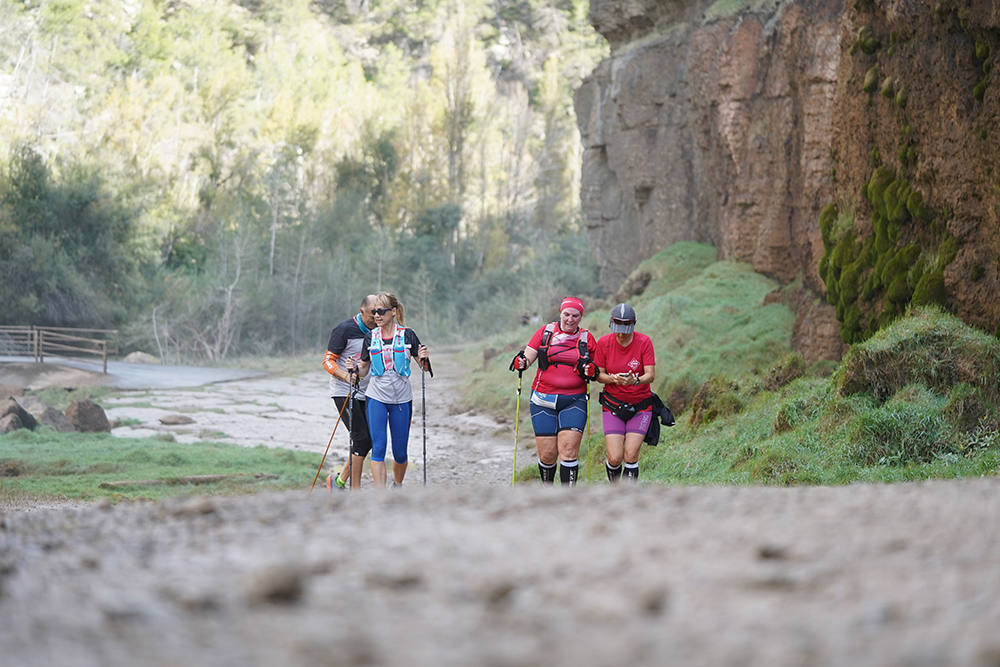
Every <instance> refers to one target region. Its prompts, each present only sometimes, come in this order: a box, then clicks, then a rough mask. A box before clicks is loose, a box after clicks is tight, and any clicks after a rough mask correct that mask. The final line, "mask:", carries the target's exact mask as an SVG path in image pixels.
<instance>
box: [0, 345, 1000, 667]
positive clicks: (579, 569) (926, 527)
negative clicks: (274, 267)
mask: <svg viewBox="0 0 1000 667" xmlns="http://www.w3.org/2000/svg"><path fill="white" fill-rule="evenodd" d="M436 366H437V364H436ZM436 370H438V371H439V372H438V377H437V378H435V379H434V380H432V381H429V382H428V414H429V419H428V469H429V470H428V472H429V474H428V481H429V484H428V486H427V487H423V486H421V485H420V484H419V481H418V480H419V479H420V472H421V471H420V469H419V468H417V467H415V468H414V469H411V471H410V474H409V476H408V482H407V485H406V486H404V487H403V488H402V489H399V490H390V491H383V492H381V493H380V492H377V491H376V490H374V489H372V488H371V487H370V485H368V486H367V487H366V488H365V489H363V490H362V491H360V492H355V493H337V494H334V495H332V496H331V495H328V494H326V493H325V492H314V493H312V494H310V493H307V492H305V491H294V492H286V493H280V494H261V495H256V496H250V497H239V498H191V499H185V500H175V501H167V502H162V503H138V502H137V503H122V504H118V505H111V504H107V503H104V504H90V505H86V506H82V507H80V506H74V507H70V508H62V509H50V508H35V509H33V510H31V511H27V510H26V509H24V508H21V509H10V508H7V509H2V508H0V619H3V621H2V622H0V664H2V665H4V666H5V667H6V665H11V666H17V667H35V666H38V667H52V666H53V665H60V666H63V665H65V666H70V667H73V666H77V665H79V666H87V667H90V666H94V667H97V666H101V667H105V666H112V667H116V666H118V665H121V666H125V665H129V666H131V665H135V664H141V665H153V666H160V665H162V666H164V667H166V666H168V665H170V666H173V665H181V664H192V665H226V666H228V665H232V666H233V667H248V666H256V665H260V666H265V665H268V666H269V665H286V666H298V665H303V666H305V665H435V666H436V667H437V666H440V667H449V666H452V665H454V666H456V667H458V666H460V665H461V666H465V665H490V666H493V665H495V666H513V665H546V666H553V665H555V666H562V665H566V666H567V667H569V666H571V665H572V666H577V665H608V666H612V665H629V666H631V665H664V664H676V665H733V666H745V665H761V666H764V665H767V666H768V667H772V666H775V665H778V666H783V665H789V666H790V665H845V666H848V665H850V666H852V667H854V666H856V665H861V666H865V665H907V666H909V665H975V666H983V667H997V666H1000V632H998V630H997V628H1000V604H998V603H997V599H998V598H1000V480H998V479H997V478H988V479H974V480H961V481H935V482H927V483H920V484H897V485H851V486H846V487H835V488H829V487H802V488H789V489H785V488H757V487H693V488H672V487H664V486H659V485H653V484H642V485H640V486H638V487H628V486H619V487H616V488H613V489H612V488H609V487H607V486H606V485H596V484H595V485H591V486H581V487H577V488H576V489H571V490H564V489H561V488H559V487H556V488H547V489H543V488H539V487H538V486H536V485H534V484H530V485H521V486H518V487H516V488H513V489H512V488H510V487H509V485H508V481H509V474H510V468H509V466H510V459H509V455H510V445H511V441H510V434H509V432H507V430H506V429H504V428H500V427H499V426H498V425H497V424H495V423H493V422H492V421H491V420H483V419H482V418H477V417H475V416H474V415H452V414H449V413H448V405H449V396H453V395H454V394H453V393H449V392H454V390H455V389H454V388H455V384H454V381H455V378H456V377H457V375H458V373H460V372H461V371H460V369H459V368H457V367H452V366H449V364H447V363H443V362H442V363H441V367H440V369H438V368H436ZM258 381H259V380H257V379H255V380H247V381H244V382H242V383H240V387H239V388H238V389H239V390H238V391H236V392H235V393H234V394H233V396H237V397H238V396H240V395H244V396H245V395H246V394H247V393H248V392H247V391H246V390H247V388H248V387H250V388H254V389H255V390H254V391H253V392H249V393H260V392H261V391H263V386H262V385H260V386H258V385H254V384H252V383H254V382H258ZM287 382H289V383H291V384H289V385H287V386H286V387H285V388H284V389H281V390H280V391H275V396H279V395H284V394H287V395H288V398H289V400H290V401H291V402H290V404H289V405H288V406H287V409H286V408H285V407H283V406H284V404H283V403H281V401H280V400H278V399H277V398H276V399H275V400H274V402H275V403H277V404H278V408H277V409H276V410H275V413H276V414H282V413H289V414H291V413H294V414H302V415H311V414H312V410H311V409H302V402H303V401H306V400H313V399H312V398H303V396H311V393H310V392H312V393H316V392H314V391H313V389H309V391H308V392H307V391H306V389H307V387H308V388H312V387H313V385H314V381H313V380H312V379H308V378H307V379H293V380H287ZM299 382H304V383H305V385H304V386H300V385H298V384H297V383H299ZM220 387H222V385H217V386H215V387H213V388H211V389H210V390H206V391H208V392H209V394H211V395H214V396H216V397H226V399H225V400H230V399H231V398H232V397H231V396H230V395H229V391H228V389H227V390H226V391H224V392H221V393H219V389H220ZM417 387H419V385H417ZM432 387H433V390H432ZM432 391H433V392H438V393H436V394H433V393H432ZM417 392H418V396H419V388H418V389H417ZM318 393H319V395H320V398H319V399H317V400H319V401H321V402H326V403H328V402H329V399H326V398H325V395H324V394H323V392H318ZM209 394H204V395H202V394H193V395H190V396H184V397H183V401H190V402H191V403H190V404H191V405H203V402H204V401H206V400H208V395H209ZM167 395H168V394H159V396H160V397H163V398H165V397H166V396H167ZM432 396H433V398H432ZM177 400H178V401H181V400H182V399H181V398H178V399H177ZM219 400H222V398H219ZM232 400H234V401H235V399H232ZM262 400H263V399H262ZM418 400H419V399H418ZM432 401H433V402H432ZM235 402H236V403H240V401H235ZM242 403H243V404H246V403H247V401H245V400H244V401H242ZM432 406H437V407H434V408H432ZM119 409H121V410H123V411H125V410H129V409H133V408H128V407H125V406H123V407H121V408H112V410H119ZM135 409H138V408H135ZM418 409H419V408H418ZM438 410H439V411H440V412H434V411H438ZM251 412H252V411H251ZM190 414H192V415H193V416H194V417H195V419H196V420H199V422H200V420H201V419H203V418H204V416H205V415H207V414H218V413H210V412H209V411H205V410H203V411H200V412H199V411H192V412H191V413H190ZM431 415H433V419H431ZM522 417H523V415H522ZM275 421H276V422H277V421H280V420H277V419H275ZM296 422H297V423H299V424H300V426H301V427H302V428H303V429H304V428H305V427H306V426H307V425H310V424H311V423H312V422H311V420H309V419H305V418H300V419H297V420H291V421H289V422H288V423H289V424H292V423H296ZM264 423H267V422H259V423H256V425H255V426H254V427H253V429H252V430H254V437H253V438H250V439H249V440H247V441H246V442H244V441H243V440H241V436H240V434H239V433H236V432H234V433H232V434H231V437H232V438H233V441H236V442H243V444H254V443H255V442H256V441H262V440H263V441H267V439H266V438H265V437H264V436H265V431H263V430H261V429H262V428H263V427H262V426H261V424H264ZM286 425H287V424H286ZM522 426H526V423H525V424H522ZM310 427H311V426H310ZM198 428H221V427H216V426H214V425H211V424H210V425H207V426H206V425H204V424H201V423H199V424H198ZM507 428H509V426H508V427H507ZM325 429H326V426H325V425H324V426H323V430H324V431H325ZM523 430H525V429H524V428H522V431H523ZM528 430H530V428H529V429H528ZM285 431H288V429H285ZM181 435H183V434H181ZM326 437H328V433H324V434H323V435H322V438H321V439H319V440H317V439H316V438H315V437H314V436H313V435H312V434H310V435H308V436H301V437H299V439H295V440H288V439H286V438H285V437H284V436H282V438H280V439H279V438H277V437H276V438H275V439H274V440H275V442H274V444H278V443H279V442H281V443H284V444H286V445H289V444H290V445H291V446H297V447H300V448H303V449H308V450H309V451H317V452H321V451H322V448H323V446H325V442H326ZM420 440H421V429H420V425H419V422H418V421H417V420H415V424H414V439H413V440H411V443H412V442H417V443H419V442H420ZM414 452H415V450H414V449H413V447H412V445H411V456H413V455H414ZM521 456H524V459H523V462H524V463H527V462H528V461H529V460H530V456H529V453H528V452H525V451H522V453H521V454H520V455H519V459H518V461H519V462H522V458H521ZM414 458H417V457H415V456H414ZM448 461H458V462H459V465H455V466H449V465H446V462H448ZM0 483H2V482H0Z"/></svg>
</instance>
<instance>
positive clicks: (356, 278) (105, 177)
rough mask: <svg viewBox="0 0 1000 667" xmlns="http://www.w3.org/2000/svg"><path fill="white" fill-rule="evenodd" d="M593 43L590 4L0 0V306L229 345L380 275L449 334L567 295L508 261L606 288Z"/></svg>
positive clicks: (289, 337)
mask: <svg viewBox="0 0 1000 667" xmlns="http://www.w3.org/2000/svg"><path fill="white" fill-rule="evenodd" d="M605 52H606V47H605V46H604V44H603V42H602V40H601V38H600V36H598V35H597V34H596V33H595V32H594V30H593V28H591V26H590V25H589V23H588V22H587V3H586V0H571V1H569V2H563V1H558V2H557V1H554V0H528V1H525V2H521V1H518V2H514V1H511V0H502V1H500V2H485V0H474V1H471V0H469V1H466V0H463V1H462V2H455V1H454V0H429V1H426V2H420V3H416V4H414V3H411V2H405V1H402V0H372V1H370V2H363V3H356V2H349V3H341V2H324V1H319V2H312V1H310V0H291V1H288V0H252V1H251V0H242V1H236V0H225V1H220V2H208V1H205V0H190V1H185V2H160V1H158V0H141V1H137V2H128V3H119V2H111V1H109V0H102V1H99V2H88V1H84V0H65V1H61V2H43V3H24V2H20V3H0V99H3V101H4V103H3V105H0V302H2V303H3V304H4V308H3V310H2V312H0V324H19V325H24V324H35V325H50V326H52V325H56V326H84V327H115V328H119V329H122V330H124V331H125V334H124V341H123V342H124V348H125V351H126V352H127V351H130V350H131V349H143V350H145V351H147V352H151V353H154V354H156V355H157V356H158V357H160V358H161V359H165V360H168V361H185V362H189V361H192V360H207V361H211V362H213V363H218V362H219V361H220V360H223V359H225V358H227V357H230V356H236V355H250V354H259V355H287V354H290V353H292V354H294V353H296V352H301V351H303V350H306V349H308V350H315V349H317V348H319V347H320V346H321V345H323V344H325V343H326V336H327V335H328V334H329V331H330V328H331V326H332V325H333V324H334V323H336V322H338V321H340V320H341V319H342V318H343V317H344V315H345V313H348V312H350V311H352V310H353V309H354V308H356V307H357V304H358V302H359V301H360V299H361V297H362V296H364V295H365V294H368V293H370V292H374V291H380V290H389V291H392V292H394V293H396V294H397V295H398V296H400V298H401V299H402V300H403V302H404V303H405V304H406V305H407V315H408V316H409V319H410V320H411V322H408V324H411V326H414V327H415V328H419V329H420V331H422V332H425V335H429V334H430V333H434V334H435V335H437V336H438V337H444V336H447V335H451V334H452V332H453V331H454V328H455V326H454V325H455V324H456V323H461V322H463V321H464V320H466V319H467V318H468V319H469V320H470V321H475V318H476V317H477V315H480V314H481V312H482V311H479V309H480V308H482V309H485V310H488V311H489V312H490V313H491V314H492V315H493V316H494V317H496V316H497V314H498V313H500V315H501V317H506V320H505V326H512V325H514V324H515V323H516V322H517V319H516V318H517V313H518V312H519V310H520V309H521V308H523V307H524V305H523V302H524V301H525V298H526V294H527V293H528V292H529V291H530V293H531V296H532V297H537V296H538V295H539V293H543V294H547V293H548V292H551V291H554V288H551V287H540V286H539V282H540V281H537V280H536V281H534V282H533V283H532V284H531V285H530V290H529V286H526V285H524V284H522V283H521V282H519V281H515V280H512V279H511V276H512V275H513V272H514V271H517V272H519V274H520V275H525V276H531V275H539V276H541V275H544V276H545V278H546V279H547V280H552V281H553V282H554V284H556V285H564V286H567V285H568V286H572V287H573V288H574V291H591V292H596V291H597V290H598V287H597V271H596V267H595V265H594V262H593V260H592V259H591V257H590V255H589V253H588V251H587V245H586V240H585V238H584V234H583V232H582V230H581V226H580V224H579V218H580V213H579V209H580V205H579V181H580V178H579V171H580V162H581V160H580V139H579V134H578V132H577V129H576V126H575V121H574V117H573V113H572V91H573V90H574V88H575V87H576V86H577V85H578V84H579V81H580V80H581V79H582V78H583V77H584V76H586V75H587V74H588V73H589V72H590V70H591V69H592V68H593V66H594V64H595V63H596V62H597V61H598V60H599V59H600V57H601V56H602V55H603V54H604V53H605ZM552 266H555V267H558V268H557V269H556V270H555V271H553V270H552V269H551V268H547V267H552ZM552 298H555V297H554V296H552Z"/></svg>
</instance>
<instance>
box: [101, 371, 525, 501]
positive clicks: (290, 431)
mask: <svg viewBox="0 0 1000 667" xmlns="http://www.w3.org/2000/svg"><path fill="white" fill-rule="evenodd" d="M433 361H434V377H433V378H432V377H430V376H429V375H428V376H425V377H424V378H423V383H424V389H425V391H426V399H427V407H426V420H427V423H426V434H427V437H426V443H427V483H428V484H470V483H472V484H503V483H508V484H509V483H510V473H511V463H512V461H511V456H512V453H513V433H512V430H511V429H512V426H511V425H510V424H507V425H503V424H500V423H497V422H496V421H495V420H493V419H491V418H490V417H487V416H484V415H477V414H475V413H471V412H458V411H456V409H455V407H454V406H455V401H456V398H457V397H458V394H459V391H460V388H459V384H458V383H459V382H460V380H461V376H462V373H463V368H462V366H461V365H460V364H459V362H458V359H457V357H456V355H455V354H454V353H453V352H448V351H439V352H437V353H435V354H434V359H433ZM317 366H318V364H317ZM328 378H329V375H327V373H326V372H325V371H323V370H322V369H321V368H317V370H316V371H310V372H308V373H305V374H303V375H300V376H295V377H274V376H269V377H262V378H253V379H246V380H239V381H236V382H222V383H216V384H211V385H206V386H204V387H198V388H194V389H157V390H153V391H135V392H129V393H127V394H122V395H120V396H118V397H116V398H111V399H106V400H104V401H102V405H103V406H104V408H105V409H106V411H107V413H108V418H109V419H111V420H117V421H119V422H121V423H122V424H123V425H122V426H119V427H117V428H115V429H114V430H113V433H114V434H115V435H119V436H128V437H150V436H154V435H159V434H164V433H169V434H171V435H172V436H173V437H174V439H176V440H177V441H178V442H197V441H198V440H215V441H219V442H232V443H235V444H239V445H244V446H249V447H252V446H256V445H261V444H262V445H266V446H269V447H286V448H289V449H296V450H302V451H308V452H315V453H316V454H317V459H316V462H317V465H318V464H319V461H320V460H321V458H322V455H323V451H324V450H325V449H326V445H327V442H328V441H329V440H330V433H331V431H332V430H333V427H334V425H335V424H336V422H337V413H336V412H335V410H334V404H333V401H332V400H331V399H330V395H329V392H328V390H327V382H328ZM411 385H412V386H413V420H412V423H411V428H410V440H409V460H410V466H409V470H408V471H407V480H408V481H409V483H421V482H422V481H423V445H424V428H425V425H424V420H423V417H424V410H423V408H422V392H421V377H420V376H419V375H414V376H413V377H412V378H411ZM168 415H182V416H184V417H188V418H190V419H192V420H193V422H192V423H190V424H179V425H170V426H168V425H164V424H162V423H160V421H159V420H160V419H161V418H163V417H167V416H168ZM522 426H524V425H522ZM528 427H529V430H530V425H528ZM347 450H348V441H347V429H345V428H342V427H338V428H337V431H336V433H335V434H334V438H333V442H332V443H331V445H330V454H329V456H328V458H327V463H328V467H330V468H337V469H339V466H340V465H341V464H343V462H344V461H345V460H346V456H347ZM531 453H532V452H530V451H524V452H522V453H521V456H523V457H524V458H523V461H519V464H521V463H523V464H527V463H530V461H531V458H530V454H531ZM368 479H369V478H368V476H367V473H366V480H368Z"/></svg>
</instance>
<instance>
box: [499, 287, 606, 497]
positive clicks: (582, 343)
mask: <svg viewBox="0 0 1000 667" xmlns="http://www.w3.org/2000/svg"><path fill="white" fill-rule="evenodd" d="M582 317H583V302H582V301H581V300H580V299H577V298H576V297H572V296H569V297H566V298H565V299H563V301H562V304H560V306H559V321H558V322H549V323H548V324H546V325H544V326H542V327H540V328H539V329H538V331H536V332H535V335H534V336H532V337H531V340H530V341H529V342H528V346H527V347H525V348H524V350H522V351H521V352H518V353H517V355H516V356H515V357H514V360H513V361H512V362H511V364H510V369H511V370H512V371H523V370H525V369H527V368H528V366H530V365H531V364H532V363H534V362H535V361H536V360H537V361H538V371H537V372H536V373H535V380H534V382H532V384H531V400H530V402H529V405H530V409H531V426H532V428H533V429H534V431H535V445H536V447H537V449H538V473H539V475H541V478H542V482H543V483H545V484H552V483H553V481H554V480H555V476H556V459H558V461H559V480H560V482H562V483H563V484H567V485H570V486H573V485H575V484H576V479H577V472H578V470H579V465H578V462H577V459H578V457H579V454H580V440H582V439H583V429H584V427H586V425H587V382H588V381H590V380H593V379H596V377H597V367H596V366H595V365H594V363H593V362H592V361H591V358H590V355H591V352H590V351H591V350H594V349H595V348H596V347H597V341H596V340H595V339H594V337H593V335H591V333H590V332H589V331H587V330H586V329H581V328H580V318H582Z"/></svg>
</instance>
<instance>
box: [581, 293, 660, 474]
mask: <svg viewBox="0 0 1000 667" xmlns="http://www.w3.org/2000/svg"><path fill="white" fill-rule="evenodd" d="M635 319H636V318H635V309H633V308H632V306H630V305H628V304H627V303H620V304H618V305H617V306H615V307H614V308H612V309H611V323H610V324H611V333H609V334H606V335H604V336H601V338H600V340H598V341H597V351H596V354H595V355H594V362H595V363H596V364H597V366H598V368H599V372H598V375H597V381H598V382H602V383H604V384H605V385H606V386H605V388H604V391H602V392H601V396H600V401H601V418H602V421H603V423H604V446H605V449H606V450H607V455H608V458H607V461H606V462H605V466H606V467H607V470H608V479H609V480H610V481H611V483H612V484H614V483H616V482H617V481H618V480H619V478H620V477H621V476H622V467H623V465H624V468H625V470H624V472H625V478H626V479H628V480H629V481H633V482H635V481H638V480H639V447H640V446H641V445H642V442H643V439H644V438H645V437H646V431H647V430H648V429H649V424H650V422H651V421H652V419H653V409H652V404H651V399H652V390H651V389H650V385H651V384H652V382H653V379H654V378H655V377H656V357H655V355H654V353H653V341H651V340H650V339H649V336H647V335H645V334H641V333H637V332H636V331H635Z"/></svg>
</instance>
